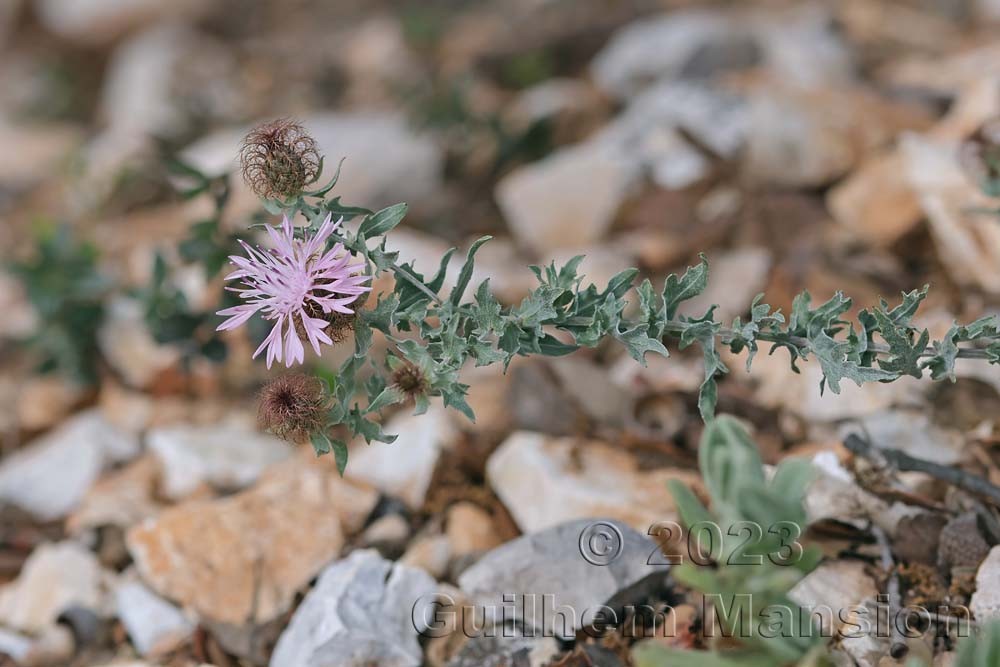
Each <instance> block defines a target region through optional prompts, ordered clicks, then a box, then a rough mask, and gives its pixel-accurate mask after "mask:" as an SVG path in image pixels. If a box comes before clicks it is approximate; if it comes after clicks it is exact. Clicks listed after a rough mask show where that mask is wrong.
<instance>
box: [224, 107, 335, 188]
mask: <svg viewBox="0 0 1000 667" xmlns="http://www.w3.org/2000/svg"><path fill="white" fill-rule="evenodd" d="M240 165H241V166H242V171H243V180H244V181H246V183H247V185H249V186H250V189H251V190H253V191H254V193H256V194H257V196H258V197H264V198H266V199H287V198H289V197H294V196H295V195H297V194H299V193H300V192H302V188H304V187H305V186H306V185H308V184H310V183H313V182H315V181H316V179H317V178H319V169H320V155H319V150H318V149H317V147H316V141H315V140H314V139H313V138H312V137H310V136H309V135H308V134H306V131H305V128H303V127H302V126H301V125H299V124H298V123H296V122H295V121H293V120H290V119H287V118H280V119H278V120H273V121H271V122H269V123H264V124H263V125H258V126H257V127H255V128H254V129H253V130H251V131H250V133H249V134H248V135H247V136H246V138H245V139H244V140H243V145H242V146H241V147H240Z"/></svg>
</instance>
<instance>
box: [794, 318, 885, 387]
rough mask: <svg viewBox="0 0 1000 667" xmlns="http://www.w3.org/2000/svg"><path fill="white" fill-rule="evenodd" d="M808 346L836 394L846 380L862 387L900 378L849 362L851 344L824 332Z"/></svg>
mask: <svg viewBox="0 0 1000 667" xmlns="http://www.w3.org/2000/svg"><path fill="white" fill-rule="evenodd" d="M808 346H809V350H810V351H811V352H812V353H813V354H815V355H816V358H817V359H818V360H819V363H820V366H821V367H822V368H823V379H824V381H825V382H826V383H827V384H829V385H830V390H831V391H832V392H833V393H835V394H839V393H840V381H841V380H843V379H845V378H846V379H848V380H852V381H853V382H854V383H855V384H856V385H858V386H861V385H862V384H864V383H865V382H880V381H889V380H895V379H896V378H897V377H899V376H898V374H897V373H894V372H891V371H887V370H884V369H882V368H871V367H865V366H859V365H858V364H857V363H855V362H853V361H849V360H848V355H849V354H850V352H851V346H850V344H849V343H846V342H842V341H840V342H838V341H836V340H834V339H833V338H831V337H830V336H828V335H827V334H826V333H824V332H823V331H820V332H818V333H817V334H816V335H814V336H813V337H811V338H809V342H808Z"/></svg>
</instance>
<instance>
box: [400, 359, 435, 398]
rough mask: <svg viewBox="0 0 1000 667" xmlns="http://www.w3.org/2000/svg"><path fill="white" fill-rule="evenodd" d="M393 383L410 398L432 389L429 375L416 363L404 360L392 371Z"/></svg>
mask: <svg viewBox="0 0 1000 667" xmlns="http://www.w3.org/2000/svg"><path fill="white" fill-rule="evenodd" d="M392 383H393V384H394V385H395V386H396V387H398V388H399V390H400V391H402V392H403V393H404V394H406V395H407V396H409V397H410V398H416V397H417V396H419V395H420V394H425V393H427V391H428V390H429V389H430V382H428V380H427V375H426V374H425V373H424V371H423V370H422V369H421V368H420V367H419V366H417V365H416V364H414V363H412V362H409V361H406V362H403V363H402V364H401V365H400V366H399V367H398V368H396V370H395V371H393V373H392Z"/></svg>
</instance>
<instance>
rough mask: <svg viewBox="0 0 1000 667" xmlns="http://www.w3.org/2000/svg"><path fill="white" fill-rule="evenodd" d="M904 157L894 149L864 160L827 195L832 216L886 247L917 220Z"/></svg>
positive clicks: (852, 230)
mask: <svg viewBox="0 0 1000 667" xmlns="http://www.w3.org/2000/svg"><path fill="white" fill-rule="evenodd" d="M903 165H904V160H903V158H902V156H901V155H899V154H898V153H896V152H894V151H890V152H888V153H882V154H879V155H876V156H874V157H872V158H869V159H867V160H866V161H865V162H864V163H863V164H862V165H861V166H860V167H859V168H858V169H857V170H856V171H855V172H854V173H852V174H851V176H850V177H849V178H848V179H847V180H845V181H844V182H843V183H841V184H840V185H838V186H837V187H835V188H833V189H831V190H830V191H829V193H828V195H827V199H826V204H827V207H828V208H829V209H830V213H831V214H832V215H833V217H834V218H835V219H836V220H837V221H838V222H840V223H841V224H843V225H844V226H845V227H847V228H848V229H850V230H851V232H852V233H853V234H855V235H856V236H858V237H859V238H861V239H863V240H865V241H867V242H868V243H871V244H873V245H877V246H886V245H890V244H891V243H893V242H895V241H896V240H897V239H898V238H900V237H901V236H903V234H905V233H906V232H908V231H910V229H912V228H913V226H914V225H915V224H916V223H917V222H918V221H919V220H920V204H919V203H918V202H917V201H916V198H915V197H914V195H913V191H912V190H911V189H910V186H909V183H908V182H907V180H906V176H905V173H904V171H903V169H904V166H903Z"/></svg>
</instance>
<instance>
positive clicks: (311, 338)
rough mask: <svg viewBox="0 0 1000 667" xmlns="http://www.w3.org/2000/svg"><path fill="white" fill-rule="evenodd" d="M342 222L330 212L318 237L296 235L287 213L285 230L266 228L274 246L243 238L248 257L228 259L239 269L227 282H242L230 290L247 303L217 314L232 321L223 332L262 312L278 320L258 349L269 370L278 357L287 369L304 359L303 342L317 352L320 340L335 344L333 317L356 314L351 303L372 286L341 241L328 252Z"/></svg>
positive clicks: (321, 226)
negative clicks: (254, 243) (264, 355)
mask: <svg viewBox="0 0 1000 667" xmlns="http://www.w3.org/2000/svg"><path fill="white" fill-rule="evenodd" d="M339 224H340V221H339V220H338V221H337V222H332V221H331V219H330V216H327V218H326V220H324V221H323V224H322V225H320V228H319V230H318V231H317V232H316V233H315V234H314V235H312V236H307V237H306V238H304V239H296V238H295V233H294V229H293V228H292V223H291V221H290V220H289V219H288V217H285V219H284V221H283V222H282V224H281V229H280V231H279V230H277V229H275V228H274V227H271V226H268V227H267V233H268V235H269V236H270V237H271V241H272V243H273V244H274V248H273V249H268V250H265V249H263V248H260V247H257V248H254V247H251V246H250V245H249V244H247V243H244V242H243V241H240V245H241V246H242V247H243V249H244V250H245V251H246V254H247V256H246V257H239V256H232V257H230V258H229V259H230V260H231V261H232V263H233V264H234V265H235V266H236V268H237V270H236V271H234V272H233V273H231V274H229V275H228V276H226V280H237V279H239V280H240V281H241V282H242V283H243V285H242V286H241V287H230V288H227V289H230V290H231V291H233V292H236V293H237V294H239V296H240V298H241V299H243V300H244V301H246V303H242V304H240V305H238V306H233V307H232V308H226V309H225V310H220V311H219V312H218V314H219V315H223V316H226V317H228V318H229V319H227V320H226V321H225V322H223V323H222V324H220V325H219V327H218V331H226V330H229V329H235V328H236V327H238V326H240V325H242V324H245V323H246V321H247V320H249V319H250V317H251V316H252V315H253V314H254V313H256V312H258V311H259V312H260V314H261V316H262V317H263V318H264V319H265V320H268V321H273V322H274V326H273V328H272V329H271V333H270V334H268V336H267V338H265V339H264V342H263V343H261V345H260V347H258V348H257V351H256V352H254V353H253V356H254V358H255V359H256V358H257V355H259V354H260V353H261V352H262V351H264V350H265V349H267V367H268V368H270V367H271V362H272V361H274V360H277V361H278V362H281V361H284V362H285V365H286V366H288V367H291V365H292V364H294V363H302V362H303V360H304V359H305V353H304V348H303V346H302V341H303V340H305V341H308V342H309V343H310V344H311V345H312V348H313V350H315V351H316V354H320V347H319V346H320V343H325V344H326V345H332V344H333V340H332V339H331V338H330V336H329V335H328V334H327V332H326V331H325V330H326V329H327V327H329V326H330V319H331V317H332V316H333V315H335V314H337V313H340V314H348V315H349V314H352V313H354V311H353V310H351V309H350V308H349V307H348V306H349V305H350V304H352V303H354V301H355V300H357V298H358V296H359V295H361V294H364V293H365V292H368V291H370V290H371V287H368V286H366V285H364V283H365V282H367V281H368V280H369V278H370V276H367V275H363V274H360V275H359V274H358V273H357V272H358V271H360V270H361V269H362V268H363V265H362V264H350V261H351V256H350V255H349V254H348V253H346V252H345V250H344V246H343V245H342V244H340V243H337V244H336V245H334V246H333V247H332V248H330V249H329V250H327V251H325V252H324V250H323V248H324V246H325V244H326V241H327V239H329V238H330V235H331V234H333V232H334V230H335V229H336V228H337V226H338V225H339ZM324 315H325V316H326V317H323V316H324Z"/></svg>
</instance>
